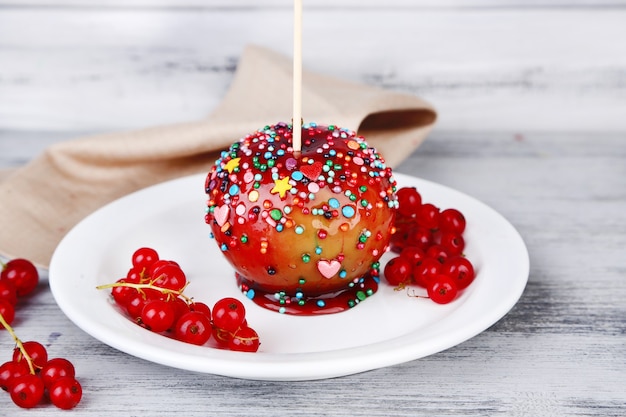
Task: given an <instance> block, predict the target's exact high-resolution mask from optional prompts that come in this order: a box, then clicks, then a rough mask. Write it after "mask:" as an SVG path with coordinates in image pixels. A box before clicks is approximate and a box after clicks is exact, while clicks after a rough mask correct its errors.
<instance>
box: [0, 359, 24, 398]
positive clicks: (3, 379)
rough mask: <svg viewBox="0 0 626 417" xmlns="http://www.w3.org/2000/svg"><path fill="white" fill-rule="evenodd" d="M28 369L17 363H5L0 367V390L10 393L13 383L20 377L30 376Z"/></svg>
mask: <svg viewBox="0 0 626 417" xmlns="http://www.w3.org/2000/svg"><path fill="white" fill-rule="evenodd" d="M29 373H30V371H29V369H28V367H25V366H24V365H23V364H21V363H17V362H13V361H10V362H5V363H3V364H2V365H1V366H0V388H2V389H3V390H5V391H8V390H9V389H11V387H12V386H13V381H15V379H16V378H17V377H19V376H22V375H26V374H29Z"/></svg>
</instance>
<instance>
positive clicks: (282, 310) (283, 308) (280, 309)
mask: <svg viewBox="0 0 626 417" xmlns="http://www.w3.org/2000/svg"><path fill="white" fill-rule="evenodd" d="M285 311H287V309H286V308H285V307H281V308H279V309H278V312H279V313H280V314H285Z"/></svg>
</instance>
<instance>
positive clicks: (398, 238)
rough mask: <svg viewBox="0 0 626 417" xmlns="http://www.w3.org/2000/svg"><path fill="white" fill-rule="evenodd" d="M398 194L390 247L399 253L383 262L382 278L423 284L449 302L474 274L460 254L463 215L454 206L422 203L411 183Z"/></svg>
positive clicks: (434, 296) (432, 295) (403, 283)
mask: <svg viewBox="0 0 626 417" xmlns="http://www.w3.org/2000/svg"><path fill="white" fill-rule="evenodd" d="M397 195H398V203H399V206H398V211H397V217H396V223H395V227H396V232H395V233H394V234H393V235H392V238H391V249H392V250H393V251H394V252H396V253H399V256H396V257H395V258H393V259H391V260H390V261H389V262H388V263H387V264H386V265H385V269H384V274H385V278H386V279H387V281H388V282H389V283H390V284H391V285H396V286H399V287H404V286H406V285H410V284H414V285H418V286H421V287H424V288H426V290H427V292H428V297H429V298H431V299H432V300H433V301H434V302H436V303H439V304H446V303H449V302H451V301H452V300H454V299H455V298H456V296H457V294H458V292H459V291H460V290H463V289H464V288H467V286H468V285H469V284H470V283H471V282H472V281H473V280H474V277H475V272H474V267H473V265H472V263H471V262H470V261H469V260H468V259H467V258H466V257H465V256H464V255H463V250H464V249H465V240H464V239H463V231H464V230H465V224H466V222H465V217H464V216H463V214H462V213H461V212H460V211H459V210H456V209H454V208H449V209H446V210H443V211H442V210H441V209H439V207H437V206H435V205H433V204H430V203H423V202H422V196H421V195H420V193H419V192H418V191H417V189H415V188H414V187H405V188H401V189H400V190H398V192H397Z"/></svg>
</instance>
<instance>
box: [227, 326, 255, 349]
mask: <svg viewBox="0 0 626 417" xmlns="http://www.w3.org/2000/svg"><path fill="white" fill-rule="evenodd" d="M259 345H260V343H259V335H258V334H257V332H256V331H254V329H252V328H250V327H247V326H245V327H240V328H239V330H237V331H236V332H235V334H233V337H232V338H231V339H230V342H229V343H228V348H229V349H230V350H234V351H238V352H256V351H257V350H259Z"/></svg>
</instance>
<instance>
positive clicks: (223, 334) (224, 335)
mask: <svg viewBox="0 0 626 417" xmlns="http://www.w3.org/2000/svg"><path fill="white" fill-rule="evenodd" d="M212 333H213V338H214V339H215V341H216V342H217V344H218V345H220V346H222V347H228V345H229V343H230V339H232V338H233V334H232V333H230V332H227V331H226V330H222V329H220V328H219V327H216V326H213V332H212Z"/></svg>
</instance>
